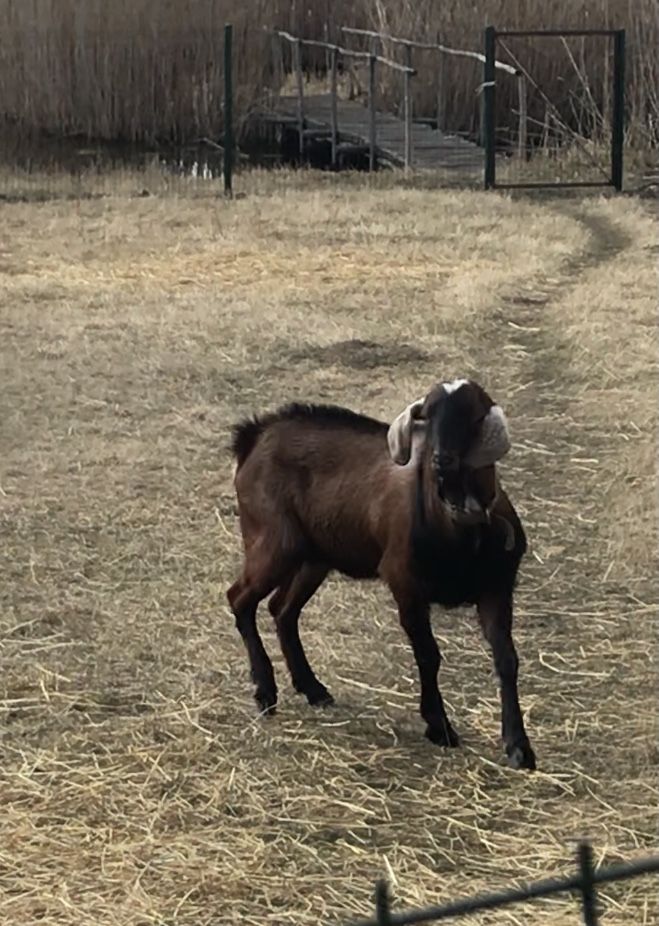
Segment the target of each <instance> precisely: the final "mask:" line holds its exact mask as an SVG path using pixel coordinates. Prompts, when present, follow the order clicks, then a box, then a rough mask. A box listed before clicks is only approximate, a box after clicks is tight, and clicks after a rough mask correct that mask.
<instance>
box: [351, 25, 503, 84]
mask: <svg viewBox="0 0 659 926" xmlns="http://www.w3.org/2000/svg"><path fill="white" fill-rule="evenodd" d="M341 31H342V32H345V33H346V34H347V35H363V36H365V37H366V38H371V39H380V40H381V41H384V42H391V43H392V44H393V45H404V46H405V47H407V48H420V49H424V50H426V51H441V52H443V53H444V54H445V55H458V56H459V57H462V58H473V59H474V60H475V61H480V62H482V63H484V62H485V55H483V54H481V52H479V51H467V50H462V49H460V48H450V47H449V46H448V45H442V44H441V43H440V42H417V41H415V40H414V39H401V38H399V37H398V36H395V35H388V34H387V33H386V32H373V31H372V30H371V29H354V28H353V27H352V26H341ZM502 34H503V33H502ZM494 66H495V68H498V69H499V70H501V71H506V72H507V73H508V74H512V75H513V76H514V77H519V76H520V71H519V70H518V69H517V68H516V67H513V66H512V64H506V63H505V61H495V62H494Z"/></svg>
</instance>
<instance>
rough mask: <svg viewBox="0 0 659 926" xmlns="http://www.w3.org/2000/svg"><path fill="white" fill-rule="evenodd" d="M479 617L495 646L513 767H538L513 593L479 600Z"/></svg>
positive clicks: (506, 744)
mask: <svg viewBox="0 0 659 926" xmlns="http://www.w3.org/2000/svg"><path fill="white" fill-rule="evenodd" d="M478 618H479V620H480V624H481V627H482V630H483V635H484V636H485V639H486V640H487V642H488V643H489V644H490V646H491V648H492V658H493V660H494V668H495V669H496V672H497V675H498V676H499V682H500V685H501V736H502V738H503V744H504V747H505V750H506V755H507V756H508V763H509V764H510V765H511V766H512V767H513V768H527V769H535V754H534V752H533V749H532V748H531V744H530V742H529V738H528V736H527V735H526V730H525V729H524V720H523V718H522V711H521V709H520V706H519V696H518V694H517V673H518V668H519V660H518V658H517V652H516V651H515V644H514V643H513V637H512V624H513V606H512V594H511V593H509V592H505V593H501V594H488V595H484V596H483V598H482V599H481V600H480V601H479V602H478Z"/></svg>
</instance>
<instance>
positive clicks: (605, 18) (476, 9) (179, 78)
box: [0, 0, 659, 146]
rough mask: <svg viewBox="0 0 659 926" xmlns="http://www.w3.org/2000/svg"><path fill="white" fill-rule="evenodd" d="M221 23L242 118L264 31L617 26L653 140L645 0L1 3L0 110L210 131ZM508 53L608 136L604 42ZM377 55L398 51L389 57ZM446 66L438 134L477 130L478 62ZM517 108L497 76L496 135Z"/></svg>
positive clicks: (427, 109) (264, 49) (450, 39)
mask: <svg viewBox="0 0 659 926" xmlns="http://www.w3.org/2000/svg"><path fill="white" fill-rule="evenodd" d="M226 21H230V22H233V23H234V24H235V27H236V40H235V51H236V70H237V81H236V83H237V88H238V89H237V93H238V100H237V103H238V106H237V109H238V112H239V114H242V115H243V116H244V115H245V114H246V113H247V112H248V110H249V108H250V106H252V105H253V104H254V103H255V102H256V101H258V100H259V99H260V98H261V95H262V94H263V92H264V91H265V89H266V88H267V87H268V86H270V85H271V84H272V80H273V77H272V74H273V69H272V57H271V56H272V44H271V42H270V41H269V40H268V38H267V36H266V35H265V33H264V31H263V27H268V26H279V27H283V28H288V29H291V30H292V31H294V32H296V33H298V34H301V35H305V36H307V37H313V38H321V37H322V36H323V30H324V26H325V23H326V22H329V28H330V34H331V35H332V37H333V38H336V39H338V38H339V37H340V33H339V32H338V29H339V27H340V26H341V25H353V26H361V27H367V28H376V29H382V30H385V31H388V32H391V33H393V34H398V35H404V36H411V37H416V38H423V39H431V40H432V39H434V38H435V37H436V36H437V35H440V36H441V38H442V40H443V41H444V42H446V43H447V44H448V45H452V46H457V47H460V48H468V49H476V50H480V49H481V47H482V41H483V27H484V26H485V25H486V24H488V23H491V24H494V25H496V26H498V27H500V28H504V27H508V28H560V27H565V28H579V27H591V28H593V27H611V28H618V27H623V26H624V27H626V28H627V30H628V41H629V55H628V91H627V99H628V105H629V116H630V122H629V124H630V127H631V136H630V137H631V140H632V141H633V142H634V143H635V144H636V145H637V146H643V145H646V144H647V143H648V141H649V139H650V138H651V137H653V138H654V140H655V141H656V137H657V136H656V133H657V124H658V123H659V99H658V91H657V87H659V63H658V59H657V55H656V49H657V47H659V6H658V5H657V4H656V3H655V2H654V0H588V2H585V3H579V4H574V3H569V2H567V0H554V2H552V3H547V2H545V0H533V2H522V0H496V2H495V3H492V2H491V0H477V2H474V3H471V4H465V3H463V2H461V0H449V2H443V3H441V4H437V3H435V2H431V0H420V2H411V0H409V2H400V0H356V2H353V3H348V2H346V0H337V2H333V3H331V4H330V3H328V2H325V0H309V2H306V3H292V2H287V3H284V2H282V0H250V2H249V3H244V2H242V0H170V2H169V3H167V4H166V5H165V4H163V3H161V2H159V0H116V2H113V3H111V4H110V3H106V2H104V0H21V3H12V2H10V0H2V2H0V86H1V87H2V94H1V97H0V99H1V104H0V105H1V106H2V112H3V114H4V115H5V116H7V117H8V118H9V119H10V120H11V121H12V124H14V125H15V126H17V127H19V128H20V129H22V130H31V131H35V130H36V131H47V132H51V133H56V134H62V133H64V134H66V133H77V134H82V135H86V136H91V137H96V138H112V139H116V138H123V139H131V140H133V139H136V140H154V139H158V140H169V139H178V140H180V139H186V140H189V139H190V138H191V137H194V136H198V135H210V136H217V134H218V133H219V132H220V130H221V126H222V84H223V81H222V60H221V56H222V42H223V38H222V28H223V25H224V23H225V22H226ZM342 41H343V39H342ZM354 43H355V40H354V39H353V40H352V44H353V45H354ZM507 44H508V46H509V51H511V52H512V53H513V54H514V56H515V58H517V59H518V60H519V61H520V63H521V64H523V66H524V67H525V68H526V69H527V70H528V72H529V74H531V75H532V78H533V80H534V82H535V83H537V84H538V85H539V86H540V87H541V88H542V90H543V92H544V93H545V94H546V95H547V96H548V97H549V98H550V99H551V100H553V101H554V102H556V103H558V105H559V108H560V110H561V113H562V116H563V117H564V118H566V119H568V121H570V123H571V125H572V127H573V128H580V127H581V128H583V129H584V130H587V131H589V132H590V131H592V129H593V128H596V129H597V128H599V129H602V128H604V130H606V119H605V125H604V126H599V125H598V120H597V116H596V114H595V112H594V110H595V107H596V108H597V109H598V110H605V111H606V109H607V107H608V102H609V99H608V81H609V78H610V62H608V59H607V56H606V53H605V45H604V43H603V41H602V40H601V39H600V40H597V39H594V40H588V41H586V42H582V41H581V40H571V41H570V43H569V50H570V54H571V55H572V57H573V59H574V60H573V61H571V60H570V56H569V55H568V54H567V52H566V51H565V49H564V48H563V46H561V45H560V40H552V44H547V41H544V40H543V41H541V42H537V41H536V42H528V41H522V40H516V41H515V42H508V43H507ZM387 53H388V54H390V55H392V56H393V55H395V54H396V52H395V50H394V49H393V48H389V49H387ZM502 53H503V54H504V55H505V51H504V52H502ZM398 54H400V52H399V53H398ZM319 57H320V59H321V60H322V55H320V56H318V55H316V54H315V53H313V52H311V51H309V52H308V53H306V58H307V61H308V63H312V62H313V60H318V58H319ZM607 62H608V63H607ZM417 63H418V65H419V67H420V68H421V69H422V73H423V75H425V76H424V77H423V78H419V80H418V81H417V86H416V109H417V112H418V113H420V114H424V113H425V114H427V115H433V114H434V99H435V98H434V89H433V75H434V73H435V71H436V69H437V65H438V60H437V58H436V56H434V55H433V53H429V52H427V53H421V54H420V55H419V56H418V62H417ZM443 66H444V68H445V72H444V81H445V86H447V87H448V88H449V92H448V93H447V94H446V108H445V125H447V126H448V127H450V128H451V129H453V130H465V131H469V130H474V129H475V128H476V126H477V124H478V107H477V97H476V89H477V87H478V84H479V83H480V82H481V80H482V71H481V67H480V66H479V65H478V64H477V63H475V62H473V61H469V60H464V59H457V58H445V59H444V61H443ZM382 90H383V92H384V93H385V95H386V96H387V97H388V98H389V100H390V101H392V100H393V99H394V98H395V97H396V93H397V88H396V86H395V78H394V76H393V75H391V74H390V75H387V78H386V80H385V82H384V84H383V87H382ZM516 102H517V101H516V87H515V85H514V81H510V80H508V81H507V80H505V78H502V80H501V83H500V104H501V107H500V113H499V121H500V124H501V127H502V128H503V129H508V128H510V126H512V125H513V124H514V117H512V116H511V110H512V109H513V108H514V107H515V106H516ZM534 106H535V109H534ZM544 107H545V104H544V102H543V101H542V99H541V98H540V97H539V98H538V101H536V102H535V103H534V102H533V100H532V101H531V115H532V116H533V118H536V119H538V121H542V120H544V118H545V109H544ZM575 108H576V110H577V112H576V113H575V112H573V110H574V109H575ZM536 128H538V129H539V126H536Z"/></svg>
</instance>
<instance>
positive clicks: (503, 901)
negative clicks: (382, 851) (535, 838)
mask: <svg viewBox="0 0 659 926" xmlns="http://www.w3.org/2000/svg"><path fill="white" fill-rule="evenodd" d="M577 861H578V872H577V874H575V875H573V876H572V877H566V878H555V879H547V880H544V881H537V882H536V883H535V884H531V885H529V886H528V887H525V888H516V889H512V890H509V891H503V892H500V893H493V894H481V895H480V896H477V897H468V898H465V899H463V900H457V901H454V902H452V903H448V904H443V905H442V906H438V907H426V908H424V909H421V910H411V911H408V912H406V913H393V912H392V910H391V901H390V898H389V889H388V885H387V882H386V881H384V880H382V881H379V882H378V883H377V885H376V889H375V916H374V917H372V918H371V919H365V920H357V921H354V922H353V923H352V924H351V926H411V924H413V923H430V922H438V921H440V920H448V919H452V918H455V917H460V916H465V915H466V914H468V913H479V912H482V911H485V910H495V909H498V908H500V907H508V906H511V905H512V904H517V903H521V902H522V901H525V900H533V899H536V898H539V897H551V896H553V895H554V894H574V893H577V894H579V896H580V901H581V917H582V921H583V923H584V924H585V926H599V924H600V922H601V921H600V910H599V905H598V900H597V885H598V884H607V883H610V882H613V881H626V880H628V879H629V878H638V877H640V876H641V875H647V874H653V873H659V856H650V857H649V858H646V859H641V860H640V861H637V862H629V863H626V864H623V865H612V866H610V867H608V868H603V869H599V870H596V869H595V866H594V864H593V850H592V847H591V845H590V843H589V842H587V841H583V842H581V843H580V844H579V846H578V852H577ZM630 926H632V924H631V923H630Z"/></svg>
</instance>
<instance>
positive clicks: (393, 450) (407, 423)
mask: <svg viewBox="0 0 659 926" xmlns="http://www.w3.org/2000/svg"><path fill="white" fill-rule="evenodd" d="M425 402H426V400H425V397H424V398H423V399H417V400H416V402H412V404H411V405H408V406H407V408H406V409H405V411H403V412H401V413H400V415H398V417H397V418H395V419H394V420H393V421H392V423H391V425H390V426H389V431H388V432H387V443H388V444H389V453H390V454H391V458H392V460H393V461H394V463H398V464H400V465H401V466H404V465H405V464H406V463H408V462H409V459H410V456H411V453H412V434H413V431H414V423H415V422H418V421H420V420H421V417H422V411H423V407H424V405H425Z"/></svg>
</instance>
